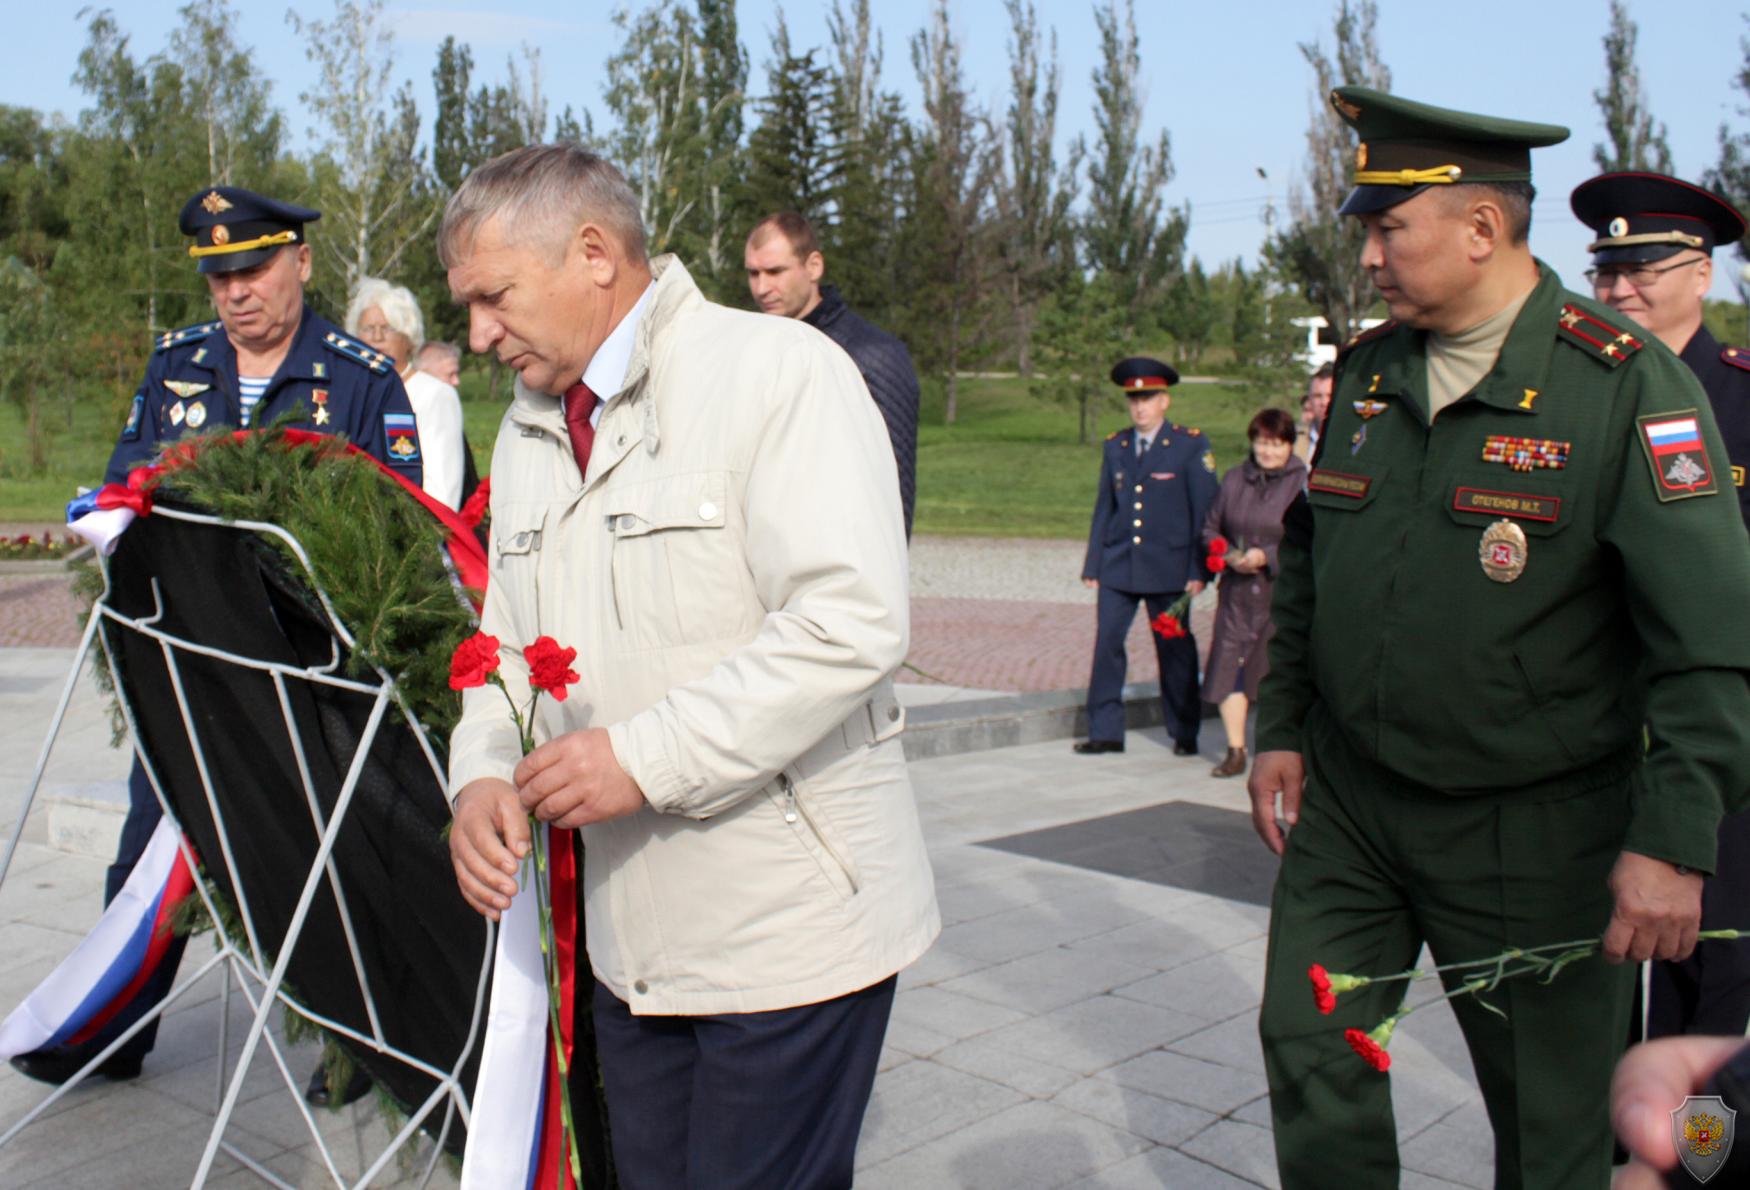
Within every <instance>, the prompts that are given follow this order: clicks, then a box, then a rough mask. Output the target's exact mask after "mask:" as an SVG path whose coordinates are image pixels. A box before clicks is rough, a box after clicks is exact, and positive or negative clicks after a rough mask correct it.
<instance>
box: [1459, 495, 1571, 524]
mask: <svg viewBox="0 0 1750 1190" xmlns="http://www.w3.org/2000/svg"><path fill="white" fill-rule="evenodd" d="M1452 507H1453V510H1454V511H1455V512H1486V513H1490V514H1492V515H1494V516H1501V517H1518V518H1519V519H1520V520H1523V521H1548V522H1550V523H1552V524H1553V523H1554V522H1555V521H1556V520H1557V518H1558V517H1559V516H1560V515H1561V511H1562V501H1561V498H1560V497H1557V496H1533V495H1529V494H1527V493H1525V492H1494V491H1490V490H1489V489H1488V488H1459V489H1458V491H1456V492H1454V493H1453V494H1452Z"/></svg>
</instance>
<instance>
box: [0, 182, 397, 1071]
mask: <svg viewBox="0 0 1750 1190" xmlns="http://www.w3.org/2000/svg"><path fill="white" fill-rule="evenodd" d="M319 218H321V215H320V214H319V213H318V212H316V211H312V210H308V209H306V208H304V207H299V206H293V205H292V204H290V203H283V202H278V201H275V200H274V199H271V198H264V197H262V196H261V195H259V194H253V193H251V192H250V191H248V190H242V189H239V188H237V187H233V186H218V187H214V188H212V189H208V190H204V191H202V192H201V193H199V194H196V195H195V196H194V197H193V198H190V199H189V200H188V202H187V203H186V204H184V206H183V208H182V217H181V221H180V226H181V229H182V232H183V234H184V235H189V236H193V237H194V244H193V245H192V246H191V247H190V248H189V255H190V256H192V257H193V258H194V259H195V261H196V262H197V265H196V267H197V268H198V269H199V270H200V272H201V273H202V274H204V275H205V276H206V279H207V287H208V289H209V291H210V293H211V296H212V299H213V305H214V307H215V308H216V309H217V311H218V314H219V318H218V320H217V321H215V322H207V323H202V324H200V325H198V326H191V327H184V328H183V329H181V330H175V331H169V332H167V333H165V334H164V335H161V336H160V337H159V338H158V340H157V343H156V349H155V350H154V352H153V355H152V359H151V361H150V362H149V363H148V364H147V365H146V376H145V379H144V380H142V381H141V383H140V388H139V390H138V391H137V392H136V393H135V394H134V401H133V405H132V406H131V408H130V409H129V411H128V420H127V424H126V425H125V426H124V427H123V429H122V433H121V439H120V441H118V442H117V443H116V447H115V451H114V453H113V454H112V455H111V456H110V460H109V467H108V470H107V471H106V472H105V475H104V478H105V480H106V482H110V483H123V482H126V480H127V473H128V471H129V470H130V469H131V468H132V467H133V466H135V465H136V464H138V463H142V462H146V461H148V460H150V459H151V458H153V457H154V456H155V455H156V454H157V453H158V451H159V449H160V448H161V447H162V446H163V445H164V444H166V443H170V442H174V441H176V440H177V439H179V438H181V437H183V436H184V435H194V434H199V433H201V432H203V431H211V430H214V429H217V428H220V427H223V426H232V427H242V428H247V427H250V426H258V425H263V424H266V423H267V422H269V421H272V420H274V419H275V418H277V417H279V416H280V415H281V414H282V413H284V412H286V411H288V410H292V409H299V410H301V411H302V417H301V418H300V419H299V423H298V424H301V425H303V426H305V427H307V428H309V429H312V430H315V431H317V432H322V433H331V434H344V435H345V436H346V438H347V439H348V440H349V441H351V442H352V443H353V444H354V445H356V446H358V447H359V448H360V449H362V450H364V451H366V452H368V453H369V454H371V455H372V456H373V457H375V458H377V459H379V460H381V461H382V462H385V463H387V464H389V465H390V466H392V467H394V468H395V470H396V471H397V472H398V473H400V474H402V475H405V476H406V477H407V479H408V480H409V481H411V482H412V483H413V485H414V486H415V487H417V486H418V485H419V483H420V478H421V471H420V449H419V429H418V426H417V424H416V423H415V422H414V418H413V408H412V406H411V405H409V404H408V401H407V391H406V390H405V389H404V388H403V387H402V385H401V379H400V377H399V376H397V375H396V372H395V366H394V365H395V361H393V360H391V359H390V358H389V357H388V356H386V355H383V354H382V353H381V352H377V351H372V350H371V349H370V348H368V347H366V346H364V345H363V344H361V343H358V342H356V341H354V340H352V339H351V338H349V337H348V336H346V335H344V334H342V333H341V331H340V329H339V328H338V327H336V326H335V325H334V324H332V323H330V322H329V321H327V320H326V319H324V318H322V317H320V316H319V315H317V314H316V312H315V311H313V310H311V309H310V307H309V306H308V305H306V304H305V303H304V285H305V283H306V282H308V281H309V279H310V267H311V258H310V246H309V244H308V243H307V242H306V241H305V238H304V227H305V225H306V224H308V223H313V222H314V221H315V220H317V219H319ZM128 803H129V804H128V816H127V820H126V822H125V823H124V824H123V826H122V834H121V841H120V844H119V846H118V847H117V852H116V860H115V863H114V864H112V865H111V866H110V869H109V872H108V878H107V881H106V885H105V893H104V903H105V904H108V903H109V901H111V900H113V899H114V898H115V896H116V895H117V894H118V893H119V892H120V891H121V888H122V886H123V885H124V884H125V883H126V882H127V878H128V876H129V874H130V873H131V872H132V871H133V869H134V865H135V864H136V863H137V862H138V861H139V858H140V856H141V854H142V853H143V852H144V850H145V848H146V844H147V843H148V842H149V841H150V839H151V837H152V832H153V831H154V830H155V829H156V828H157V825H158V820H159V818H160V817H161V811H160V810H159V807H158V800H157V798H156V797H155V796H154V795H153V793H152V787H151V784H150V783H149V782H148V781H147V779H146V776H145V773H144V771H143V770H142V769H141V768H140V765H139V764H138V762H136V763H135V764H134V767H133V771H132V772H131V773H130V774H129V776H128ZM184 941H185V940H184V939H181V938H177V939H175V940H173V941H172V943H171V947H170V949H169V951H168V952H167V953H166V954H165V956H164V959H163V961H162V962H161V963H160V965H159V967H158V969H157V971H156V972H155V973H154V975H153V977H152V979H151V981H150V982H149V983H148V984H147V985H146V986H145V987H143V988H142V989H141V991H140V992H139V994H137V995H136V996H135V997H134V999H133V1001H132V1002H131V1003H130V1004H129V1005H128V1007H127V1008H126V1009H125V1010H123V1011H122V1012H121V1013H119V1014H117V1016H116V1017H115V1018H114V1019H113V1020H112V1021H110V1022H109V1024H107V1025H106V1026H105V1027H104V1029H103V1030H101V1031H100V1032H99V1033H98V1035H97V1036H96V1037H94V1038H92V1039H90V1040H89V1041H86V1042H84V1043H82V1044H80V1045H78V1046H67V1047H62V1048H58V1049H54V1050H42V1051H38V1052H36V1053H33V1054H23V1055H20V1056H19V1057H16V1058H14V1059H13V1060H12V1065H13V1066H14V1067H15V1068H16V1069H18V1070H19V1071H20V1072H22V1073H24V1074H26V1075H28V1076H30V1077H31V1078H35V1079H39V1080H41V1081H43V1082H49V1083H63V1082H65V1081H66V1080H67V1079H69V1078H71V1077H72V1076H73V1075H74V1074H75V1073H77V1071H78V1070H79V1068H80V1067H81V1066H83V1065H84V1064H85V1062H86V1061H87V1060H89V1058H90V1057H91V1055H92V1054H95V1053H97V1052H98V1051H99V1050H101V1049H103V1048H104V1047H105V1046H107V1045H108V1044H109V1042H110V1041H111V1040H113V1039H114V1038H115V1037H116V1036H117V1035H118V1034H119V1033H121V1032H124V1031H125V1030H126V1029H127V1028H128V1027H129V1026H130V1025H132V1024H133V1023H134V1022H135V1021H136V1020H138V1019H139V1018H140V1016H141V1015H143V1014H144V1013H145V1012H147V1011H148V1010H150V1009H151V1008H152V1007H153V1006H154V1005H156V1004H157V1003H158V1002H159V1001H160V1000H162V999H163V998H164V996H165V995H166V994H167V993H168V992H169V990H170V988H171V986H172V985H173V984H174V982H175V978H176V968H177V964H178V962H179V961H180V958H181V954H182V947H183V945H184ZM156 1035H157V1023H156V1022H153V1023H152V1024H150V1025H147V1026H146V1027H145V1028H144V1029H142V1030H141V1031H140V1032H138V1033H136V1034H135V1035H134V1036H133V1037H132V1038H131V1039H129V1041H128V1043H127V1044H126V1045H124V1046H123V1047H122V1048H120V1049H119V1050H117V1051H116V1052H115V1053H114V1054H112V1055H111V1056H110V1057H109V1058H108V1059H107V1060H105V1062H104V1063H103V1065H102V1066H100V1067H99V1068H98V1070H99V1072H100V1073H102V1074H104V1075H106V1076H107V1077H109V1078H112V1079H129V1078H134V1077H136V1076H138V1075H139V1073H140V1066H141V1062H142V1061H143V1060H144V1058H145V1056H146V1054H147V1053H149V1052H150V1051H151V1049H152V1043H153V1041H154V1039H155V1038H156ZM368 1087H369V1083H368V1081H366V1082H365V1083H364V1084H363V1085H362V1086H360V1087H358V1088H357V1091H358V1093H359V1094H362V1093H363V1091H364V1090H366V1089H368ZM313 1090H316V1091H317V1093H316V1094H315V1095H314V1098H315V1099H316V1100H317V1101H321V1100H322V1099H323V1098H324V1096H325V1094H326V1089H325V1088H320V1089H318V1088H315V1087H314V1085H313ZM352 1090H353V1088H349V1089H348V1093H349V1094H350V1092H351V1091H352ZM354 1097H356V1096H354Z"/></svg>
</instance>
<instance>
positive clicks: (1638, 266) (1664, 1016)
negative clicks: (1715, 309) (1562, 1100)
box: [1569, 171, 1750, 1038]
mask: <svg viewBox="0 0 1750 1190" xmlns="http://www.w3.org/2000/svg"><path fill="white" fill-rule="evenodd" d="M1569 203H1570V205H1571V206H1572V207H1573V209H1574V214H1575V215H1576V216H1577V217H1578V218H1579V220H1580V222H1582V223H1584V224H1585V225H1586V226H1588V227H1590V228H1591V229H1592V232H1593V234H1594V236H1595V238H1594V240H1593V242H1592V244H1591V245H1590V251H1591V252H1592V267H1591V268H1590V269H1589V270H1587V273H1586V276H1587V279H1588V280H1589V281H1591V283H1592V293H1593V296H1594V297H1596V298H1597V299H1598V300H1599V301H1601V302H1603V303H1604V304H1605V305H1607V306H1609V307H1611V308H1612V309H1614V310H1616V311H1618V312H1619V313H1621V314H1624V315H1626V316H1627V317H1629V318H1632V319H1634V320H1635V321H1636V322H1638V323H1640V324H1641V325H1642V326H1643V327H1645V328H1646V329H1647V330H1648V331H1650V332H1651V333H1652V334H1653V335H1654V337H1656V338H1657V339H1658V340H1659V341H1660V342H1662V343H1664V344H1665V346H1667V347H1669V348H1670V349H1671V350H1672V351H1674V352H1676V353H1677V356H1678V358H1679V359H1681V360H1682V361H1683V362H1684V363H1685V364H1687V365H1689V370H1690V371H1692V372H1694V373H1695V376H1696V379H1697V380H1699V381H1701V386H1702V388H1703V389H1705V390H1706V391H1707V397H1708V404H1709V405H1710V406H1711V407H1712V408H1713V414H1714V420H1715V421H1716V422H1718V423H1719V427H1720V437H1721V438H1723V439H1725V443H1726V455H1727V457H1728V458H1729V459H1730V461H1731V467H1732V473H1731V474H1732V487H1733V489H1734V491H1735V494H1736V497H1737V500H1738V507H1739V511H1740V512H1741V513H1743V516H1744V520H1745V522H1746V524H1747V525H1750V488H1746V487H1745V485H1744V472H1745V468H1746V467H1750V351H1747V350H1745V349H1744V348H1740V347H1721V346H1720V344H1719V342H1718V341H1717V340H1716V339H1715V338H1714V337H1713V335H1711V334H1710V333H1708V329H1707V327H1706V326H1705V325H1703V323H1702V303H1703V302H1704V301H1705V300H1706V298H1707V294H1708V291H1709V289H1711V288H1712V287H1713V250H1714V248H1716V247H1723V246H1725V245H1727V244H1734V243H1737V242H1738V240H1740V239H1741V238H1742V237H1743V235H1744V229H1745V223H1744V217H1743V216H1742V215H1740V214H1739V213H1738V212H1737V210H1735V209H1734V208H1733V207H1732V206H1731V204H1729V203H1727V202H1726V201H1725V200H1724V199H1721V198H1719V197H1718V196H1717V195H1714V194H1712V193H1710V192H1709V191H1707V190H1703V189H1702V188H1701V187H1699V186H1692V185H1690V184H1689V183H1688V182H1684V181H1681V180H1679V179H1677V178H1672V177H1667V176H1665V175H1664V174H1654V173H1645V172H1639V171H1630V172H1622V173H1608V174H1601V175H1599V176H1598V177H1596V178H1592V179H1590V180H1588V181H1585V182H1582V183H1580V185H1579V186H1577V187H1575V189H1574V193H1573V195H1572V197H1571V198H1570V200H1569ZM1746 920H1750V815H1747V814H1732V815H1728V816H1727V817H1726V818H1725V819H1724V821H1722V822H1721V824H1720V835H1719V860H1718V867H1717V868H1716V870H1715V872H1714V875H1713V876H1711V877H1709V879H1708V881H1707V884H1706V885H1705V886H1704V888H1703V889H1702V901H1701V928H1702V929H1704V930H1716V929H1736V928H1738V926H1739V925H1740V924H1741V923H1743V922H1744V921H1746ZM1650 987H1651V992H1652V995H1651V999H1650V1001H1649V1004H1648V1009H1647V1027H1646V1035H1647V1036H1648V1037H1649V1038H1652V1037H1669V1036H1672V1035H1675V1034H1680V1033H1726V1034H1733V1035H1741V1034H1743V1032H1744V1029H1745V1026H1746V1025H1747V1024H1750V948H1746V947H1744V946H1742V945H1740V944H1738V943H1735V942H1702V943H1700V944H1698V945H1697V946H1696V948H1695V952H1694V953H1693V954H1691V955H1690V956H1689V957H1688V958H1687V959H1684V960H1683V961H1681V962H1657V963H1654V964H1653V965H1652V978H1651V983H1650ZM1631 1023H1632V1025H1634V1026H1637V1028H1636V1029H1635V1032H1637V1033H1638V1025H1639V1021H1638V1020H1636V1021H1633V1022H1631Z"/></svg>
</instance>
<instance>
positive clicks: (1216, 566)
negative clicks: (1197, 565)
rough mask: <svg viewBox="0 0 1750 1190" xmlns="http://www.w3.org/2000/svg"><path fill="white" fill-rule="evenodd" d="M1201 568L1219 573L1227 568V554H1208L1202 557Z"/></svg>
mask: <svg viewBox="0 0 1750 1190" xmlns="http://www.w3.org/2000/svg"><path fill="white" fill-rule="evenodd" d="M1203 569H1205V570H1207V571H1209V573H1210V574H1220V573H1221V572H1222V571H1224V570H1226V569H1227V555H1226V554H1210V555H1209V557H1207V558H1205V559H1203Z"/></svg>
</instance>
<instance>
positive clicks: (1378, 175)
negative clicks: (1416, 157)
mask: <svg viewBox="0 0 1750 1190" xmlns="http://www.w3.org/2000/svg"><path fill="white" fill-rule="evenodd" d="M1463 173H1464V170H1462V169H1460V168H1459V167H1458V166H1456V165H1436V166H1435V167H1434V168H1433V169H1358V170H1356V171H1355V184H1356V185H1357V186H1427V185H1434V184H1440V183H1446V182H1456V181H1458V179H1459V177H1460V175H1462V174H1463Z"/></svg>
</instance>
